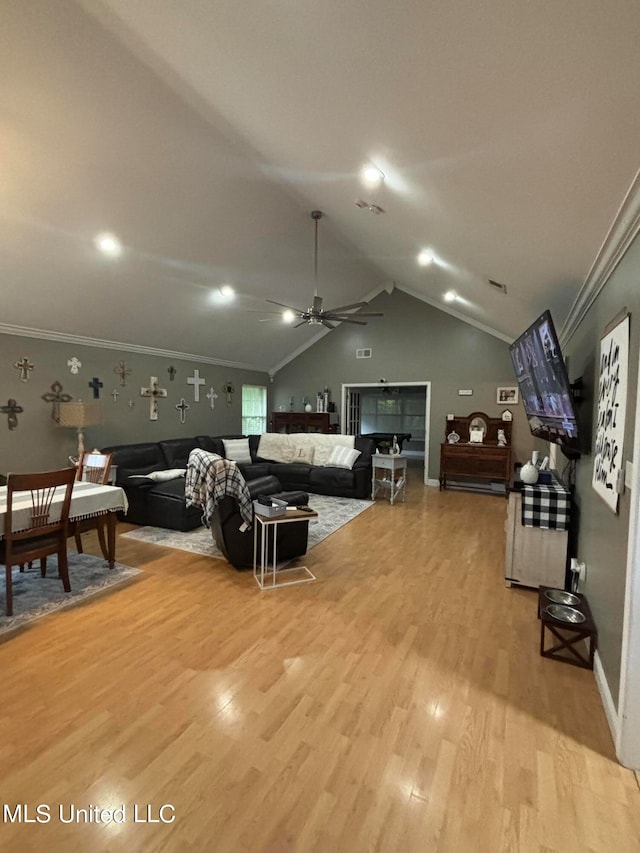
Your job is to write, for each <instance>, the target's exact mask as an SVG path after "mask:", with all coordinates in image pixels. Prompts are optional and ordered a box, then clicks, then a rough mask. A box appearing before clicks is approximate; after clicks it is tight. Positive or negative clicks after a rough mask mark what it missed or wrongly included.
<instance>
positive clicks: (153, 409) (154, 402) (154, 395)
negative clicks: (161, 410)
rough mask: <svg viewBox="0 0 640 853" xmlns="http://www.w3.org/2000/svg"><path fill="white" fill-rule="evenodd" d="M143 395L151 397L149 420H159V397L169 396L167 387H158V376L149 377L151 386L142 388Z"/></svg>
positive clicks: (141, 393) (141, 394)
mask: <svg viewBox="0 0 640 853" xmlns="http://www.w3.org/2000/svg"><path fill="white" fill-rule="evenodd" d="M140 396H141V397H148V398H149V420H150V421H157V420H158V398H159V397H166V396H167V389H166V388H158V377H157V376H150V377H149V387H148V388H141V389H140Z"/></svg>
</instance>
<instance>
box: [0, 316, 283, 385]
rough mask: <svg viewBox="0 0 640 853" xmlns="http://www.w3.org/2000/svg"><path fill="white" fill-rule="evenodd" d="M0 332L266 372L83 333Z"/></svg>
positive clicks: (1, 325)
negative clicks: (85, 335) (88, 336)
mask: <svg viewBox="0 0 640 853" xmlns="http://www.w3.org/2000/svg"><path fill="white" fill-rule="evenodd" d="M0 334H2V335H17V336H18V337H21V338H36V339H37V340H45V341H58V342H61V343H66V344H75V345H76V346H87V347H98V348H99V349H112V350H122V351H124V352H136V353H140V354H141V355H155V356H161V357H162V358H171V359H180V360H182V361H198V362H201V363H202V364H217V365H219V366H221V367H236V368H238V369H239V370H257V371H259V372H260V373H266V372H267V371H266V370H265V369H264V366H260V365H257V364H243V363H242V362H240V361H225V360H224V359H221V358H210V357H209V356H206V355H196V354H195V353H188V352H174V351H173V350H165V349H158V348H157V347H146V346H141V345H139V344H125V343H121V342H120V341H104V340H101V339H100V338H85V337H84V336H83V335H73V334H70V333H67V332H52V331H49V330H44V329H30V328H28V327H26V326H10V325H7V324H6V323H0Z"/></svg>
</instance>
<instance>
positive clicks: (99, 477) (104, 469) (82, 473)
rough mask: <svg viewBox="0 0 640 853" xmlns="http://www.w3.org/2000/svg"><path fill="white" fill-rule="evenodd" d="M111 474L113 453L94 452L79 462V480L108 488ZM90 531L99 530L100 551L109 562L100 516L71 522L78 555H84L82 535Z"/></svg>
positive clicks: (85, 455)
mask: <svg viewBox="0 0 640 853" xmlns="http://www.w3.org/2000/svg"><path fill="white" fill-rule="evenodd" d="M110 474H111V453H99V452H98V451H96V450H94V451H90V452H86V453H83V454H82V458H81V459H80V460H79V462H78V473H77V479H78V480H81V481H83V482H86V483H96V484H98V485H102V486H106V485H107V484H108V482H109V475H110ZM90 530H97V532H98V541H99V543H100V550H101V551H102V555H103V556H104V558H105V560H108V559H109V556H108V552H107V542H106V539H105V536H104V519H103V517H102V516H100V515H98V516H94V517H92V518H80V519H78V520H77V521H72V522H70V524H69V535H70V536H73V537H74V538H75V542H76V550H77V552H78V554H83V553H84V551H83V550H82V534H83V533H88V532H89V531H90Z"/></svg>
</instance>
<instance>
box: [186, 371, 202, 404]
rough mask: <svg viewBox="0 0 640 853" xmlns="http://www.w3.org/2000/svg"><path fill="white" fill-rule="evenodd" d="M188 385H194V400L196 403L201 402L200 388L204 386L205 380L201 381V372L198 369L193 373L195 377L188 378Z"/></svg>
mask: <svg viewBox="0 0 640 853" xmlns="http://www.w3.org/2000/svg"><path fill="white" fill-rule="evenodd" d="M187 385H193V399H194V400H195V402H196V403H199V402H200V386H201V385H204V379H200V371H199V370H198V368H196V369H195V370H194V371H193V376H189V377H188V378H187Z"/></svg>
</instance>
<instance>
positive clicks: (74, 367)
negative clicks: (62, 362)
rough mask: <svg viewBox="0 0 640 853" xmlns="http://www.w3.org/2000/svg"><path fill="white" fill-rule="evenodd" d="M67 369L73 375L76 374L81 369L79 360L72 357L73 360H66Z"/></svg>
mask: <svg viewBox="0 0 640 853" xmlns="http://www.w3.org/2000/svg"><path fill="white" fill-rule="evenodd" d="M67 367H68V368H69V370H70V371H71V372H72V373H73V374H74V375H75V374H76V373H78V371H79V370H80V368H81V367H82V362H81V361H80V359H79V358H76V357H75V355H74V356H73V358H70V359H68V360H67Z"/></svg>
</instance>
